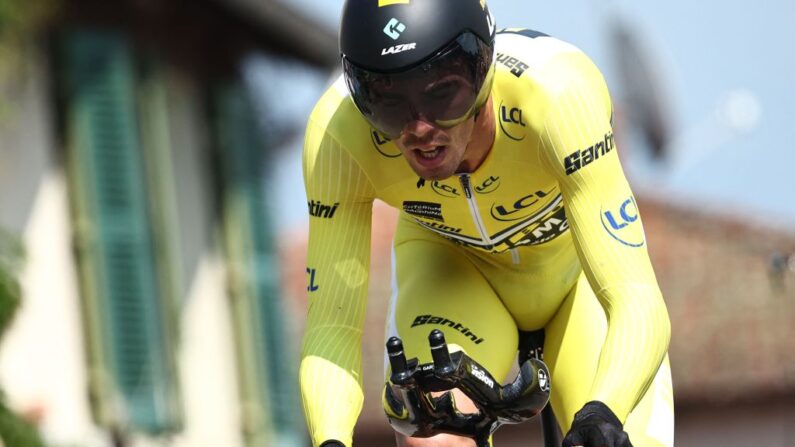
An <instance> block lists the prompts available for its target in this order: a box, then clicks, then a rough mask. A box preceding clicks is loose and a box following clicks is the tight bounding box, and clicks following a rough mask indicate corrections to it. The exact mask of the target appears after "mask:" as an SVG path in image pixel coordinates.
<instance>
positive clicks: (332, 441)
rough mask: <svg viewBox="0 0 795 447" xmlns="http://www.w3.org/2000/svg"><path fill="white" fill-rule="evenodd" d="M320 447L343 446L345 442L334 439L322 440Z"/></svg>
mask: <svg viewBox="0 0 795 447" xmlns="http://www.w3.org/2000/svg"><path fill="white" fill-rule="evenodd" d="M320 447H345V444H343V443H341V442H339V441H337V440H336V439H330V440H328V441H325V442H323V444H320Z"/></svg>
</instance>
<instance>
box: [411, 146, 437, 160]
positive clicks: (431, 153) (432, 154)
mask: <svg viewBox="0 0 795 447" xmlns="http://www.w3.org/2000/svg"><path fill="white" fill-rule="evenodd" d="M441 151H442V149H441V148H440V147H437V148H436V149H433V150H430V151H421V150H419V149H417V152H419V154H420V157H422V158H436V156H437V155H439V152H441Z"/></svg>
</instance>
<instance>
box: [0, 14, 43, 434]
mask: <svg viewBox="0 0 795 447" xmlns="http://www.w3.org/2000/svg"><path fill="white" fill-rule="evenodd" d="M2 1H5V0H0V2H2ZM0 4H2V3H0ZM22 259H23V251H22V244H21V242H20V241H19V239H18V238H16V237H15V236H13V235H11V234H9V233H8V232H7V231H5V230H3V229H2V228H0V337H2V334H3V333H4V332H5V330H6V329H7V328H8V326H10V324H11V321H12V320H13V319H14V314H15V313H16V311H17V309H19V304H20V300H21V294H22V290H21V288H20V287H19V281H18V280H17V275H18V273H19V269H20V267H21V266H22ZM4 401H5V399H4V396H3V395H2V393H0V440H2V445H4V446H5V447H11V446H14V447H44V443H43V442H42V440H41V438H40V437H39V434H38V433H37V432H36V428H35V427H34V426H33V425H31V424H30V423H29V422H27V421H25V420H24V419H22V418H21V417H19V416H17V415H16V414H14V412H12V411H11V410H10V409H9V408H8V407H6V405H5V402H4Z"/></svg>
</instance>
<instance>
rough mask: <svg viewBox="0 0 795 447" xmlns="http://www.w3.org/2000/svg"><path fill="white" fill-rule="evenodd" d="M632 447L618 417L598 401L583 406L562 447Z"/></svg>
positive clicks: (575, 416) (575, 417) (576, 415)
mask: <svg viewBox="0 0 795 447" xmlns="http://www.w3.org/2000/svg"><path fill="white" fill-rule="evenodd" d="M573 446H583V447H632V443H631V442H629V436H628V435H627V433H626V432H625V431H624V426H623V425H622V424H621V421H619V420H618V417H617V416H616V415H615V413H613V412H612V411H611V410H610V408H608V407H607V405H605V404H603V403H602V402H599V401H596V400H594V401H591V402H588V403H587V404H585V405H584V406H583V407H582V409H581V410H580V411H578V412H577V414H575V415H574V422H572V424H571V430H569V433H568V434H567V435H566V437H565V438H564V439H563V447H573Z"/></svg>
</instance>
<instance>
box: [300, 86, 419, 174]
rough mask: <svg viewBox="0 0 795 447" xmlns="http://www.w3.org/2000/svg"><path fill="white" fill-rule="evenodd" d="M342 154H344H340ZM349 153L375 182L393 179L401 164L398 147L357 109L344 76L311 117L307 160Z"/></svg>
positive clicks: (305, 141)
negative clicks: (374, 127) (326, 155)
mask: <svg viewBox="0 0 795 447" xmlns="http://www.w3.org/2000/svg"><path fill="white" fill-rule="evenodd" d="M339 151H341V152H339ZM332 153H335V154H337V153H345V154H347V155H346V156H350V157H351V158H352V159H353V160H355V161H356V163H357V164H358V165H359V167H360V168H361V169H362V170H363V171H364V172H365V173H366V174H367V175H368V177H370V178H371V179H379V180H387V179H391V178H392V177H393V176H394V175H396V173H397V172H402V171H400V169H396V167H397V166H402V165H405V167H406V168H408V165H406V164H405V163H401V161H402V160H401V158H402V156H401V153H400V150H399V149H398V148H397V147H396V146H395V144H394V143H393V142H392V141H390V140H389V139H386V138H385V137H383V136H382V135H381V134H379V133H377V132H375V131H374V130H373V129H372V128H371V127H370V125H369V124H368V123H367V121H366V120H365V119H364V117H363V116H362V114H361V113H360V112H359V110H358V109H357V108H356V105H355V104H354V103H353V100H352V99H351V97H350V94H349V93H348V89H347V86H346V85H345V79H344V77H343V76H342V75H340V76H339V77H338V78H337V79H336V81H334V83H333V84H331V86H329V88H328V89H327V90H326V91H325V93H323V95H322V96H321V97H320V99H319V100H318V101H317V103H316V104H315V107H314V109H313V110H312V113H311V114H310V115H309V119H308V123H307V131H306V135H305V139H304V157H305V158H315V157H318V156H322V155H323V154H332Z"/></svg>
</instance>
